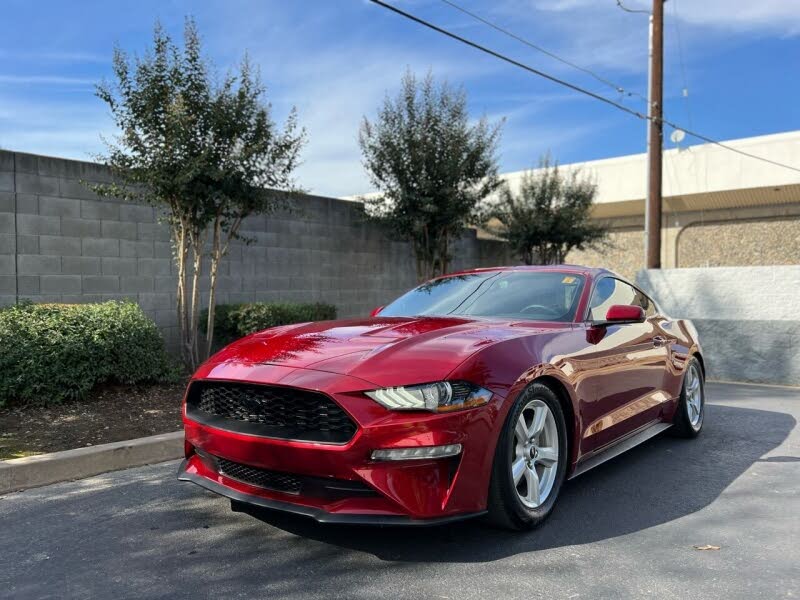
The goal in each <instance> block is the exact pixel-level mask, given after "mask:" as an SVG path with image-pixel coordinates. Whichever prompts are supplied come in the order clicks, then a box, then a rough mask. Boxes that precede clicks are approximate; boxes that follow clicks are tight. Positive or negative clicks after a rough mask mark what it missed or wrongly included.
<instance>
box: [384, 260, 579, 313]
mask: <svg viewBox="0 0 800 600" xmlns="http://www.w3.org/2000/svg"><path fill="white" fill-rule="evenodd" d="M480 275H481V277H480V278H478V279H475V280H472V279H469V278H470V277H472V276H471V275H468V276H453V277H447V278H443V279H437V280H435V281H432V282H429V283H426V284H423V285H421V286H420V287H418V288H416V289H414V290H411V291H410V292H408V293H407V294H405V295H404V296H401V297H400V298H398V299H397V300H395V301H394V302H392V303H391V304H389V305H388V306H387V307H386V308H384V309H383V310H381V312H380V314H381V316H417V315H453V316H455V315H464V316H476V317H500V318H508V319H519V320H531V321H560V322H566V321H572V320H574V318H575V312H576V310H577V306H578V300H579V298H580V295H581V290H582V289H583V286H584V282H585V279H584V277H583V276H581V275H575V274H571V273H563V272H555V271H553V272H530V271H509V272H505V273H498V272H494V273H491V276H488V275H487V274H485V273H482V274H480ZM465 277H466V278H467V279H466V280H465Z"/></svg>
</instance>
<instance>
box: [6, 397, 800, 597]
mask: <svg viewBox="0 0 800 600" xmlns="http://www.w3.org/2000/svg"><path fill="white" fill-rule="evenodd" d="M708 393H709V404H708V406H707V413H706V421H705V429H704V431H703V433H702V435H701V436H700V437H699V438H698V439H697V440H693V441H687V440H679V439H674V438H670V437H669V436H659V437H657V438H655V439H653V440H650V441H649V442H647V443H645V444H644V445H642V446H639V447H638V448H636V449H634V450H632V451H631V452H628V453H627V454H625V455H623V456H620V457H618V458H616V459H614V460H613V461H611V462H608V463H606V464H604V465H602V466H600V467H598V468H597V469H594V470H593V471H590V472H589V473H587V474H585V475H583V476H581V477H579V478H577V479H575V480H573V481H571V482H568V483H567V484H566V486H565V488H564V490H563V491H562V495H561V498H560V500H559V505H558V506H557V508H556V511H555V513H554V514H553V516H552V518H551V519H550V520H549V521H548V522H547V523H546V524H545V525H544V526H543V527H541V528H540V529H538V530H536V531H532V532H527V533H523V534H519V533H510V532H505V531H500V530H496V529H492V528H491V527H489V526H488V525H485V524H483V523H482V522H480V521H470V522H463V523H459V524H452V525H448V526H443V527H435V528H414V529H396V528H375V527H344V526H323V525H319V524H316V523H315V522H313V521H309V520H305V519H302V518H299V517H290V516H285V515H279V514H275V515H272V516H270V517H268V518H265V519H263V520H259V519H256V518H253V517H251V516H248V515H244V514H238V513H232V512H231V511H230V509H229V503H228V501H227V500H225V499H224V498H221V497H218V496H215V495H213V494H211V493H209V492H206V491H204V490H202V489H200V488H199V487H197V486H194V485H191V484H188V483H179V482H178V481H176V480H175V472H176V469H177V463H176V462H171V463H164V464H161V465H155V466H150V467H143V468H138V469H130V470H127V471H119V472H116V473H110V474H107V475H103V476H98V477H92V478H90V479H85V480H82V481H75V482H69V483H63V484H57V485H52V486H48V487H44V488H39V489H35V490H28V491H25V492H20V493H16V494H10V495H8V496H5V497H0V533H1V534H2V552H0V598H15V599H27V598H115V599H121V598H225V599H228V598H297V599H300V598H348V599H353V598H426V599H427V598H434V599H435V598H445V599H452V600H466V599H470V598H492V599H496V600H500V599H504V598H593V599H594V598H757V597H764V598H796V597H799V596H800V566H798V565H800V516H799V515H800V434H799V433H798V430H797V419H798V418H799V417H800V390H796V389H789V388H778V387H767V386H750V385H734V384H709V385H708ZM706 545H711V546H718V547H719V550H697V549H695V546H706Z"/></svg>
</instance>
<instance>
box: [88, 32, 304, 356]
mask: <svg viewBox="0 0 800 600" xmlns="http://www.w3.org/2000/svg"><path fill="white" fill-rule="evenodd" d="M113 68H114V76H115V82H114V84H113V85H112V84H109V83H107V82H103V83H101V84H100V85H98V86H97V96H98V97H99V98H100V99H101V100H103V101H104V102H106V104H108V106H109V108H110V110H111V115H112V117H113V119H114V122H115V124H116V126H117V128H118V129H119V134H118V135H117V136H116V137H115V138H114V140H113V141H106V146H107V154H105V155H101V156H99V157H98V158H99V159H100V160H101V161H102V162H105V163H106V164H108V165H109V166H110V168H111V171H112V174H113V183H112V184H110V185H99V186H95V190H96V191H97V192H98V193H99V194H101V195H106V196H116V197H122V198H125V199H128V200H133V201H140V202H146V203H149V204H152V205H155V206H157V207H160V208H163V209H164V214H165V217H164V220H165V221H166V223H167V224H168V225H169V227H170V232H171V236H172V243H173V250H174V252H173V254H174V258H175V262H176V266H177V271H178V281H177V303H176V304H177V306H176V309H177V314H178V322H179V325H180V332H181V351H182V356H183V359H184V362H185V363H186V365H187V366H188V367H189V368H192V369H194V368H196V366H197V365H198V364H199V362H200V361H201V359H202V358H203V356H205V355H207V354H208V353H209V352H210V350H211V346H212V342H213V332H214V304H215V293H216V286H217V273H218V268H219V264H220V260H221V259H222V258H223V257H224V256H225V254H226V253H227V251H228V247H229V245H230V242H231V241H232V240H235V239H241V236H240V228H241V225H242V221H243V220H244V219H245V218H246V217H248V216H249V215H251V214H255V213H270V212H272V211H274V210H277V209H278V208H280V207H282V206H284V205H285V203H286V197H287V194H285V193H279V191H280V190H283V191H290V190H292V189H294V186H293V179H292V174H293V171H294V169H295V168H296V166H297V164H298V157H299V152H300V149H301V147H302V145H303V143H304V141H305V132H304V131H303V130H299V131H298V127H297V115H296V112H295V110H294V109H292V111H291V113H290V115H289V117H288V119H287V121H286V124H285V125H284V127H283V128H282V129H279V128H278V127H277V126H276V124H275V122H274V121H273V120H272V118H271V116H270V113H271V106H270V105H269V104H265V103H264V94H265V88H264V86H263V85H262V84H261V81H260V78H259V76H258V73H256V72H254V71H253V69H252V67H251V65H250V63H249V61H248V59H247V58H246V57H245V59H244V60H243V62H242V63H241V66H240V68H239V69H238V72H234V73H228V74H227V75H226V76H225V77H224V78H222V79H221V80H220V82H219V83H215V81H217V77H215V76H213V75H212V74H210V73H209V65H208V62H207V61H206V60H205V59H204V58H203V56H202V52H201V44H200V38H199V35H198V32H197V29H196V27H195V24H194V22H193V21H192V20H191V19H187V20H186V24H185V28H184V48H183V50H182V51H180V50H179V49H178V48H177V46H176V45H175V44H174V43H173V42H172V40H171V39H170V37H169V36H168V35H167V34H166V33H165V32H164V31H163V29H162V28H161V27H160V26H159V25H158V24H156V27H155V31H154V35H153V48H152V49H151V50H150V51H148V53H147V54H146V55H145V56H144V57H143V58H136V59H135V60H134V61H130V60H129V59H128V57H127V55H126V54H125V53H124V52H123V51H122V50H120V49H116V50H115V51H114V62H113ZM206 258H209V259H210V265H209V269H208V274H209V279H210V284H209V298H208V307H209V310H208V323H207V329H206V339H205V343H204V344H201V343H200V339H199V333H198V321H199V318H200V310H201V306H200V304H201V291H200V283H201V276H202V274H203V270H204V260H205V259H206Z"/></svg>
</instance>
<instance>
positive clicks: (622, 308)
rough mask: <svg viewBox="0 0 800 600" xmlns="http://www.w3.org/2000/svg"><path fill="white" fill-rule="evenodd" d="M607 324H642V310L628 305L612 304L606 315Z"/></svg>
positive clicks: (639, 307)
mask: <svg viewBox="0 0 800 600" xmlns="http://www.w3.org/2000/svg"><path fill="white" fill-rule="evenodd" d="M606 322H608V323H642V322H644V309H643V308H642V307H641V306H631V305H629V304H614V305H612V306H610V307H609V308H608V312H607V313H606Z"/></svg>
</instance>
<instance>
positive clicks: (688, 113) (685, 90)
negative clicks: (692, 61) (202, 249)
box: [672, 0, 693, 127]
mask: <svg viewBox="0 0 800 600" xmlns="http://www.w3.org/2000/svg"><path fill="white" fill-rule="evenodd" d="M672 14H673V18H674V19H675V20H674V24H675V39H676V40H677V41H678V61H679V62H680V65H681V77H682V78H683V93H682V95H683V100H684V106H685V107H686V120H687V121H688V122H689V127H693V125H692V110H691V102H689V78H688V77H687V76H686V63H685V61H684V60H683V39H682V37H681V26H680V19H679V18H678V0H673V1H672Z"/></svg>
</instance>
